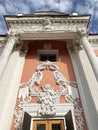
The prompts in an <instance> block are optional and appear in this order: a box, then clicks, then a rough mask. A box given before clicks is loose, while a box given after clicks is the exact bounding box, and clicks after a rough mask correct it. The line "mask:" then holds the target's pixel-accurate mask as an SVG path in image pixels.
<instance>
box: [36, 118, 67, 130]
mask: <svg viewBox="0 0 98 130" xmlns="http://www.w3.org/2000/svg"><path fill="white" fill-rule="evenodd" d="M64 128H65V127H64V120H63V119H62V120H34V121H33V130H65V129H64Z"/></svg>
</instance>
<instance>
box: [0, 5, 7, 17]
mask: <svg viewBox="0 0 98 130" xmlns="http://www.w3.org/2000/svg"><path fill="white" fill-rule="evenodd" d="M5 14H6V10H5V7H4V6H3V5H2V4H0V15H5Z"/></svg>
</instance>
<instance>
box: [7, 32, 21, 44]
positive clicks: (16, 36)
mask: <svg viewBox="0 0 98 130" xmlns="http://www.w3.org/2000/svg"><path fill="white" fill-rule="evenodd" d="M8 39H14V40H15V43H16V44H17V43H19V41H20V35H19V33H15V32H12V31H8V33H7V40H8Z"/></svg>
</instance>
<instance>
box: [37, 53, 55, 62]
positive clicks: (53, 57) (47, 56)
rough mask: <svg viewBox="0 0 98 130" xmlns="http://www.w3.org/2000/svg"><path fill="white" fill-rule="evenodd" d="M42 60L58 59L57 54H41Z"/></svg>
mask: <svg viewBox="0 0 98 130" xmlns="http://www.w3.org/2000/svg"><path fill="white" fill-rule="evenodd" d="M39 60H40V61H47V60H48V61H52V62H53V61H57V56H56V54H40V59H39Z"/></svg>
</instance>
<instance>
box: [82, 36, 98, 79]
mask: <svg viewBox="0 0 98 130" xmlns="http://www.w3.org/2000/svg"><path fill="white" fill-rule="evenodd" d="M80 43H81V44H82V45H83V47H84V49H85V52H86V54H87V56H88V59H89V61H90V63H91V66H92V68H93V71H94V73H95V76H96V79H97V80H98V60H97V57H96V55H95V53H94V51H93V49H92V47H91V45H90V44H89V42H88V39H87V37H86V35H82V36H81V38H80Z"/></svg>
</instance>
